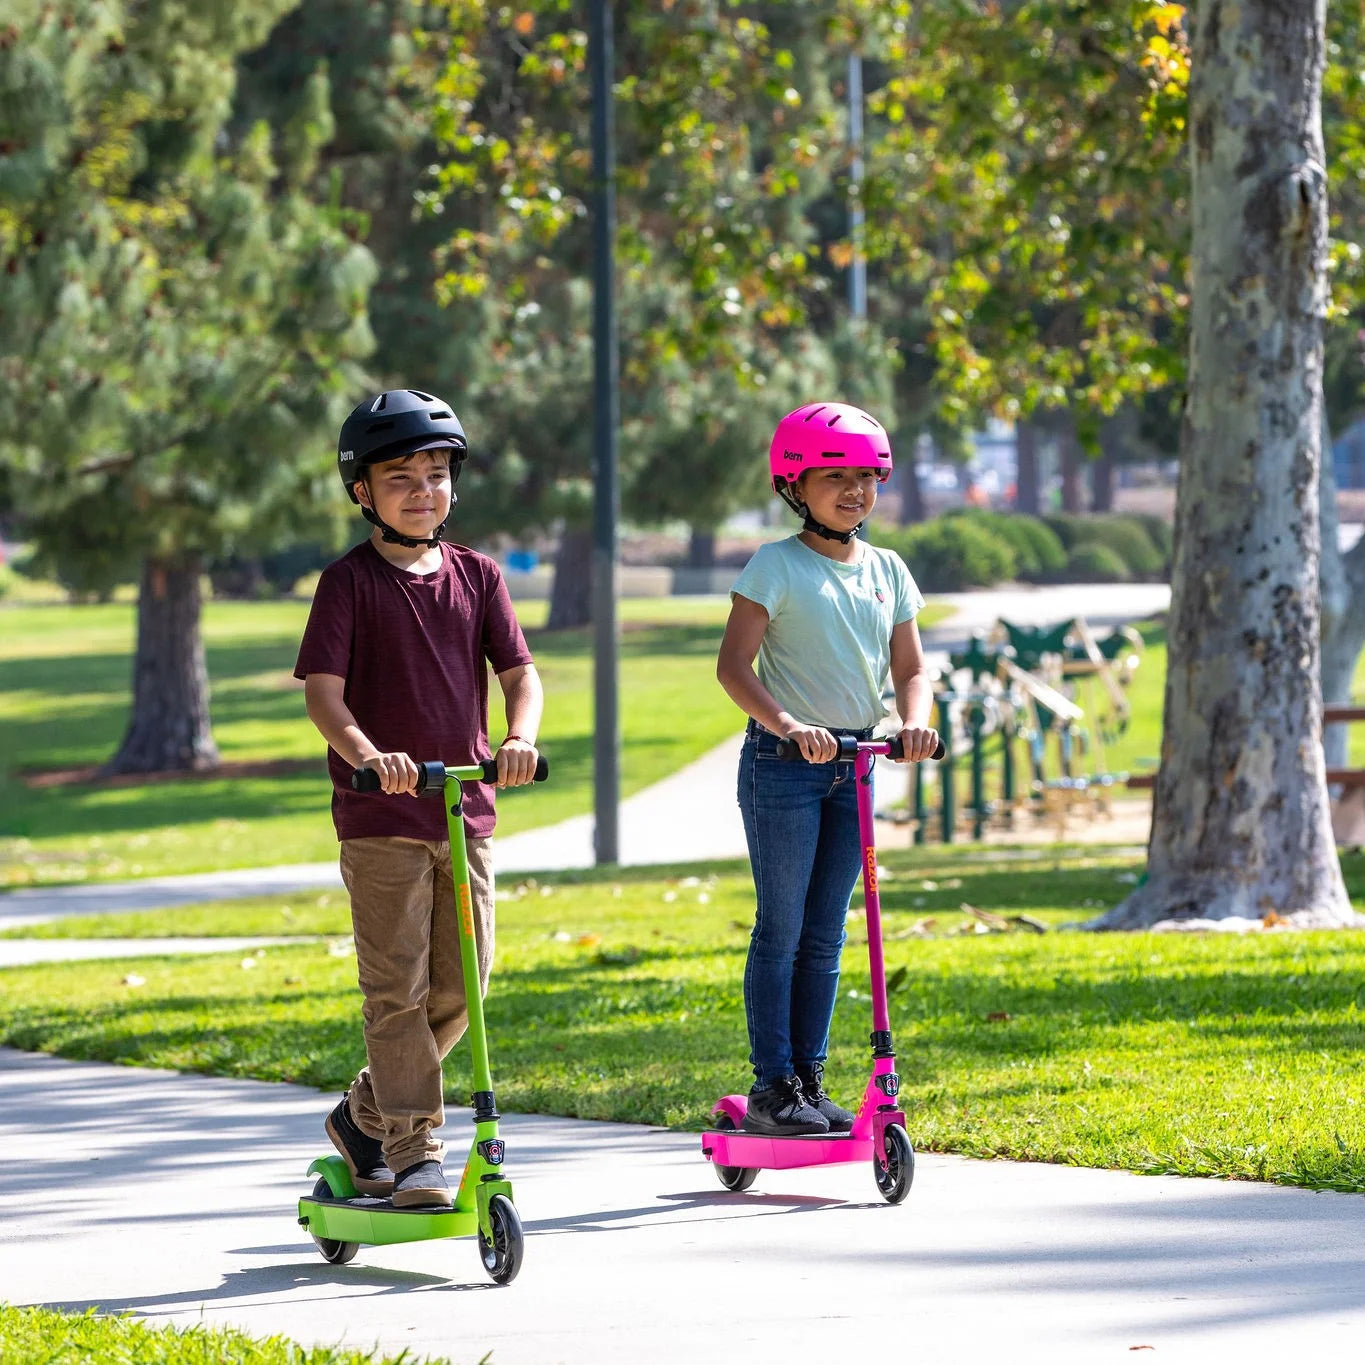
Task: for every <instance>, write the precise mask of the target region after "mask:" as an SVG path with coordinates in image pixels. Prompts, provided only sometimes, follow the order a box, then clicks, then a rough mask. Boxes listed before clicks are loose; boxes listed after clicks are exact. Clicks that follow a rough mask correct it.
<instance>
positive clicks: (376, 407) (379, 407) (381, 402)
mask: <svg viewBox="0 0 1365 1365" xmlns="http://www.w3.org/2000/svg"><path fill="white" fill-rule="evenodd" d="M388 400H389V395H388V394H387V393H381V394H380V395H379V397H378V398H376V399H375V400H374V402H373V403H371V404H370V411H371V412H383V411H384V408H385V407H386V406H387V404H388Z"/></svg>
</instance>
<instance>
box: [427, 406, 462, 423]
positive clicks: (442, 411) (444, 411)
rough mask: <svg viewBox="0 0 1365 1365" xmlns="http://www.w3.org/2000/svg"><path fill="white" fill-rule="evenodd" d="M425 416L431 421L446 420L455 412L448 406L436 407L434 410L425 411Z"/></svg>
mask: <svg viewBox="0 0 1365 1365" xmlns="http://www.w3.org/2000/svg"><path fill="white" fill-rule="evenodd" d="M427 416H428V417H430V418H431V420H432V421H433V422H448V421H450V419H451V418H452V417H454V416H455V414H454V413H453V412H451V411H450V409H449V408H438V409H437V410H436V411H435V412H429V413H427Z"/></svg>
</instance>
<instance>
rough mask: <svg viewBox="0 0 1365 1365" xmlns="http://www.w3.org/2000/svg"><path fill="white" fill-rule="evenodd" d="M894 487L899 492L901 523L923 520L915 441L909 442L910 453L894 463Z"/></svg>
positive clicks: (923, 509)
mask: <svg viewBox="0 0 1365 1365" xmlns="http://www.w3.org/2000/svg"><path fill="white" fill-rule="evenodd" d="M895 479H896V487H897V488H899V489H900V494H901V525H902V526H909V525H910V524H911V523H912V522H919V521H923V520H924V515H925V507H924V490H923V489H922V488H921V487H920V486H919V461H918V460H917V458H916V448H915V443H914V442H913V441H912V442H911V443H910V453H909V455H908V456H906V457H905V458H904V459H902V460H899V461H898V462H897V464H896V473H895Z"/></svg>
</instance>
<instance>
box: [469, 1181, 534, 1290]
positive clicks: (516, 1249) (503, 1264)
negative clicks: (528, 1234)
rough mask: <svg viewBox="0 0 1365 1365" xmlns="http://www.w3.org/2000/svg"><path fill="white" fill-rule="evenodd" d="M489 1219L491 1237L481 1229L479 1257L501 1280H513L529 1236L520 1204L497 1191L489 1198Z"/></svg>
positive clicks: (499, 1280)
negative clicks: (522, 1217) (518, 1208)
mask: <svg viewBox="0 0 1365 1365" xmlns="http://www.w3.org/2000/svg"><path fill="white" fill-rule="evenodd" d="M488 1223H489V1232H490V1233H491V1240H490V1239H489V1238H485V1237H484V1235H483V1232H482V1230H480V1232H479V1258H480V1259H481V1260H482V1261H483V1268H484V1269H485V1270H486V1271H487V1272H488V1273H489V1275H490V1276H491V1277H492V1278H493V1279H495V1280H496V1281H497V1282H498V1283H499V1284H511V1283H512V1281H513V1280H515V1279H516V1278H517V1271H518V1270H520V1269H521V1253H522V1248H523V1246H524V1244H525V1238H524V1237H523V1235H522V1231H521V1219H520V1217H519V1216H518V1215H517V1210H516V1206H515V1205H514V1204H513V1203H512V1201H511V1200H510V1199H509V1198H508V1197H507V1196H506V1195H505V1194H495V1195H494V1196H493V1197H492V1199H490V1200H489V1201H488Z"/></svg>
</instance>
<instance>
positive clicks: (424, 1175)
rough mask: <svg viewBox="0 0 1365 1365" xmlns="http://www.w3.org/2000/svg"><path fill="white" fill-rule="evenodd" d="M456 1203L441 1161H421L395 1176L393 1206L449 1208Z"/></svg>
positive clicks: (399, 1207) (401, 1207)
mask: <svg viewBox="0 0 1365 1365" xmlns="http://www.w3.org/2000/svg"><path fill="white" fill-rule="evenodd" d="M454 1203H455V1201H454V1200H453V1199H452V1198H451V1197H450V1186H449V1185H447V1184H446V1177H445V1172H444V1171H442V1170H441V1163H440V1162H439V1161H430V1160H429V1161H419V1162H417V1164H416V1165H415V1166H409V1167H408V1168H407V1169H406V1170H403V1171H399V1172H398V1174H397V1175H396V1176H394V1179H393V1206H394V1208H396V1209H426V1208H432V1209H448V1208H450V1207H451V1206H452V1205H453V1204H454Z"/></svg>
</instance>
